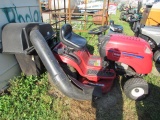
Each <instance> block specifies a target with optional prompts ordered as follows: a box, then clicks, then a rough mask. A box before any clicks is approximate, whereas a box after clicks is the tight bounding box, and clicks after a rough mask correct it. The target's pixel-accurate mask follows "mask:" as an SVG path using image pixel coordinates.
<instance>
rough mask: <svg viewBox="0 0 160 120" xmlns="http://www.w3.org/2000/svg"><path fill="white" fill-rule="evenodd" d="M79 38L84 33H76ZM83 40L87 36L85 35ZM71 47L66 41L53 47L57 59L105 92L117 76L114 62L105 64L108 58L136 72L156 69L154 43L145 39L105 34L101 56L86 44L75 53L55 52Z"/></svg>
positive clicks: (148, 71) (83, 81)
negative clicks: (92, 51) (152, 46)
mask: <svg viewBox="0 0 160 120" xmlns="http://www.w3.org/2000/svg"><path fill="white" fill-rule="evenodd" d="M67 34H68V33H67ZM72 35H75V34H72ZM72 37H73V36H72ZM76 37H77V40H78V39H79V38H80V36H77V35H76V36H74V37H73V38H75V41H76ZM62 39H63V38H62ZM81 39H84V38H82V37H81ZM67 44H68V43H67ZM69 46H70V47H71V46H72V45H69ZM67 48H68V46H67V45H66V43H65V42H63V40H62V42H60V43H59V44H57V46H55V47H54V49H53V54H54V55H55V57H56V59H57V60H58V61H59V62H63V63H67V64H68V65H70V66H72V67H74V68H75V69H76V70H77V72H78V73H79V75H80V77H79V81H81V82H82V83H84V84H89V85H95V86H101V87H102V90H103V92H104V93H105V92H107V91H109V90H110V88H111V86H112V83H113V80H114V79H115V78H116V76H117V73H116V70H115V68H114V67H115V66H114V64H113V65H112V67H106V66H104V65H103V62H104V61H112V62H114V63H115V62H117V63H122V64H124V65H127V66H129V67H130V68H132V69H133V71H135V73H136V74H148V73H150V72H151V69H152V56H153V55H152V52H151V49H150V46H149V44H148V43H147V42H146V41H145V40H143V39H141V38H136V37H129V36H125V35H120V34H112V35H110V36H103V38H102V40H101V41H100V42H99V52H100V56H93V55H91V54H90V53H89V51H88V49H87V48H86V47H84V48H83V49H78V50H72V52H70V53H71V54H70V53H67V52H64V51H63V52H62V53H57V52H55V51H58V50H65V49H67ZM106 59H107V60H106Z"/></svg>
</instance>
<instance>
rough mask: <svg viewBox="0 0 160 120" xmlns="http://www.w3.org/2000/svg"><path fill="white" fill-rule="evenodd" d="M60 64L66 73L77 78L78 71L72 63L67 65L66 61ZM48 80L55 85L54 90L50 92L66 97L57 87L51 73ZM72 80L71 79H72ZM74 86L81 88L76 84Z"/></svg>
mask: <svg viewBox="0 0 160 120" xmlns="http://www.w3.org/2000/svg"><path fill="white" fill-rule="evenodd" d="M59 64H60V66H61V67H62V69H63V71H64V72H65V74H66V75H69V76H71V77H73V78H75V79H77V71H76V70H75V69H74V68H73V67H72V66H70V65H67V64H66V63H62V62H61V63H59ZM47 76H48V81H49V83H50V85H51V86H53V88H52V89H53V90H52V91H53V92H51V93H50V94H51V95H53V96H61V97H64V95H63V94H62V93H61V92H60V91H59V90H58V89H55V88H56V86H55V83H54V82H53V80H52V78H51V76H50V74H49V73H48V75H47ZM70 82H71V80H70ZM72 85H73V86H74V88H75V89H77V90H80V89H79V88H78V87H77V86H75V85H74V84H72Z"/></svg>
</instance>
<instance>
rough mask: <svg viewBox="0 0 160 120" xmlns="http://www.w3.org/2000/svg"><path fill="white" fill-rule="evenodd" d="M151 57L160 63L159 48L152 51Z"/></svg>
mask: <svg viewBox="0 0 160 120" xmlns="http://www.w3.org/2000/svg"><path fill="white" fill-rule="evenodd" d="M153 59H154V61H155V62H156V63H160V50H157V51H156V52H155V53H154V56H153Z"/></svg>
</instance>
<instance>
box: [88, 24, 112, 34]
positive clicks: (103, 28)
mask: <svg viewBox="0 0 160 120" xmlns="http://www.w3.org/2000/svg"><path fill="white" fill-rule="evenodd" d="M108 28H109V26H107V25H104V26H100V27H97V28H94V29H92V30H90V31H89V32H88V33H89V34H95V35H100V34H102V32H105V31H106V30H108Z"/></svg>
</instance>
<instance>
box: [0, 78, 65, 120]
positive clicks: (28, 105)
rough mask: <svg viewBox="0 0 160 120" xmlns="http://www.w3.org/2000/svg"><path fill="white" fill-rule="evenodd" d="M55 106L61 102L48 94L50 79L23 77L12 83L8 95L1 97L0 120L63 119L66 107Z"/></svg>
mask: <svg viewBox="0 0 160 120" xmlns="http://www.w3.org/2000/svg"><path fill="white" fill-rule="evenodd" d="M54 104H56V105H58V104H59V100H58V99H55V98H53V97H51V96H50V95H49V94H48V78H47V77H46V75H42V76H41V77H36V76H28V77H26V76H25V75H22V76H20V77H17V78H15V79H14V80H12V81H11V86H10V88H9V90H8V94H4V95H2V96H1V97H0V119H1V120H3V119H7V120H11V119H14V120H24V119H29V120H37V119H39V120H48V119H52V120H53V119H54V120H55V119H61V118H62V117H61V114H62V112H63V111H64V110H67V107H66V106H59V108H58V109H60V110H56V109H57V108H56V109H55V108H54Z"/></svg>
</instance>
